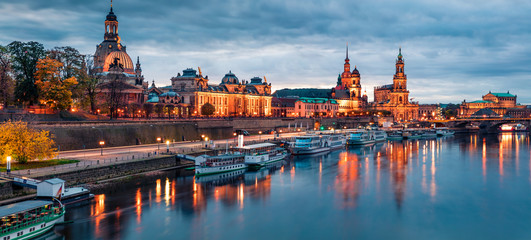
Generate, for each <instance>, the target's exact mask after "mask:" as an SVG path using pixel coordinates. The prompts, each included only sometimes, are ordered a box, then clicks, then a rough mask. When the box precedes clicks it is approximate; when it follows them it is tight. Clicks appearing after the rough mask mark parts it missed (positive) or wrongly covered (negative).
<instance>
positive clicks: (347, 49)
mask: <svg viewBox="0 0 531 240" xmlns="http://www.w3.org/2000/svg"><path fill="white" fill-rule="evenodd" d="M347 59H348V42H347V57H346V58H345V60H347Z"/></svg>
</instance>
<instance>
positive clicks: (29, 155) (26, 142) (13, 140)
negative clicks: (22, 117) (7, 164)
mask: <svg viewBox="0 0 531 240" xmlns="http://www.w3.org/2000/svg"><path fill="white" fill-rule="evenodd" d="M54 146H55V142H54V140H53V139H52V137H51V135H50V132H48V131H45V130H40V131H39V130H36V129H33V128H29V127H28V124H27V123H25V122H21V121H17V122H11V121H8V122H4V123H2V124H0V158H1V159H6V157H7V156H11V157H13V159H14V160H15V161H17V162H19V163H25V162H27V161H28V160H35V159H38V160H44V159H50V158H54V157H55V156H56V150H57V149H56V148H55V147H54Z"/></svg>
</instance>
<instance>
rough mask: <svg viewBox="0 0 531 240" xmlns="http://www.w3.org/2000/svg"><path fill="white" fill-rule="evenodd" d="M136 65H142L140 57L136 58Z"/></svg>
mask: <svg viewBox="0 0 531 240" xmlns="http://www.w3.org/2000/svg"><path fill="white" fill-rule="evenodd" d="M136 64H140V57H139V56H136Z"/></svg>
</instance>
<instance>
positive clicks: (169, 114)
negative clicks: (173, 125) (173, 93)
mask: <svg viewBox="0 0 531 240" xmlns="http://www.w3.org/2000/svg"><path fill="white" fill-rule="evenodd" d="M174 109H175V106H174V105H173V104H167V105H166V112H167V113H168V120H169V119H171V113H172V112H173V110H174Z"/></svg>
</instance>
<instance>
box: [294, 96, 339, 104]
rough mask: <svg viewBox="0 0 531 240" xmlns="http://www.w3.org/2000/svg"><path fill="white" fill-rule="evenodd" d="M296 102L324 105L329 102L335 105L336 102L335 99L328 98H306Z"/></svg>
mask: <svg viewBox="0 0 531 240" xmlns="http://www.w3.org/2000/svg"><path fill="white" fill-rule="evenodd" d="M297 101H301V102H304V103H326V102H328V101H330V103H332V104H337V101H336V100H335V99H329V98H306V97H301V98H299V99H298V100H297Z"/></svg>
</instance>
